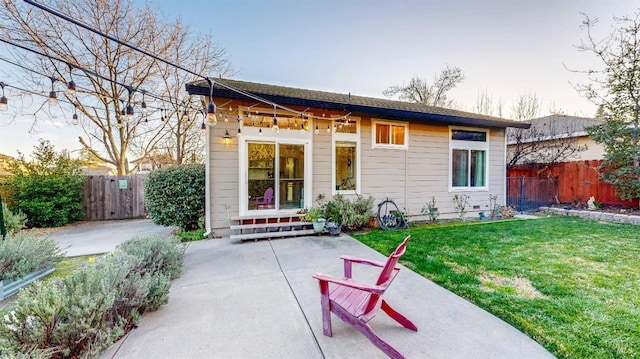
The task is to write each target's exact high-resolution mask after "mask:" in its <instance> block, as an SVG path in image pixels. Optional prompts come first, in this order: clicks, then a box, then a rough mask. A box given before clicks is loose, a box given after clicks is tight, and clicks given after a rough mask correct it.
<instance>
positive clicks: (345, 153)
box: [331, 118, 360, 194]
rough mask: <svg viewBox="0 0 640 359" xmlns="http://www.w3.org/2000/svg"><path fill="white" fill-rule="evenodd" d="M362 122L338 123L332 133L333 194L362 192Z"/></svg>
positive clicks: (356, 119) (352, 119) (355, 119)
mask: <svg viewBox="0 0 640 359" xmlns="http://www.w3.org/2000/svg"><path fill="white" fill-rule="evenodd" d="M359 134H360V120H359V119H358V118H350V120H349V122H348V124H342V126H341V123H339V121H337V122H336V123H334V131H333V133H332V144H333V150H332V155H333V161H332V162H333V163H332V166H331V167H332V172H333V178H332V183H333V189H334V190H333V194H338V193H345V194H349V193H359V191H360V135H359Z"/></svg>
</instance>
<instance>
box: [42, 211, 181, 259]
mask: <svg viewBox="0 0 640 359" xmlns="http://www.w3.org/2000/svg"><path fill="white" fill-rule="evenodd" d="M172 230H173V228H172V227H163V226H159V225H157V224H154V223H153V221H151V220H150V219H126V220H118V221H101V222H80V223H79V224H76V225H73V226H70V227H68V228H65V229H62V230H60V231H58V232H53V233H51V234H50V235H49V237H51V238H53V239H55V240H56V241H57V242H58V244H59V245H60V249H62V250H63V251H64V252H65V256H67V257H74V256H81V255H88V254H97V253H107V252H111V251H113V250H114V249H115V248H116V246H117V245H118V244H120V243H122V242H124V241H126V240H128V239H131V238H133V237H137V236H139V237H143V236H150V235H161V236H164V235H168V234H170V233H171V231H172Z"/></svg>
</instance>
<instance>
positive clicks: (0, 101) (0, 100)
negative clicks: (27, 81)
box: [0, 82, 9, 111]
mask: <svg viewBox="0 0 640 359" xmlns="http://www.w3.org/2000/svg"><path fill="white" fill-rule="evenodd" d="M4 86H5V84H4V82H0V87H2V97H0V110H2V111H6V110H7V108H8V104H9V101H7V98H6V97H5V95H4Z"/></svg>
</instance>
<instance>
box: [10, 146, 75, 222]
mask: <svg viewBox="0 0 640 359" xmlns="http://www.w3.org/2000/svg"><path fill="white" fill-rule="evenodd" d="M32 157H33V159H34V160H33V161H31V162H30V161H27V160H25V158H24V155H22V154H20V156H19V158H18V159H17V160H15V161H12V162H10V163H9V165H8V168H7V170H8V171H9V173H10V175H9V176H8V177H7V178H6V179H5V182H4V187H5V188H6V190H7V192H8V193H9V195H8V198H7V199H8V201H7V202H8V203H9V207H10V208H11V209H12V210H18V209H19V210H21V211H23V212H24V213H25V214H26V215H27V217H28V218H29V220H30V222H31V224H33V225H34V226H38V227H57V226H62V225H65V224H67V223H70V222H73V221H76V220H79V219H82V216H83V214H82V204H81V203H80V200H81V199H82V183H83V181H84V175H83V174H82V170H81V169H80V166H81V162H80V161H79V160H75V159H71V158H69V156H68V153H66V152H64V151H63V152H60V153H57V152H56V151H55V149H54V148H53V146H52V145H51V144H50V143H49V141H46V140H42V139H40V144H39V145H38V146H36V147H35V151H34V153H33V155H32Z"/></svg>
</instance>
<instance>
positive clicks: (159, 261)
mask: <svg viewBox="0 0 640 359" xmlns="http://www.w3.org/2000/svg"><path fill="white" fill-rule="evenodd" d="M118 249H119V250H120V251H122V252H123V253H125V254H127V255H130V256H133V257H136V258H139V259H140V260H141V261H142V262H141V265H142V267H144V268H145V270H146V271H148V272H149V271H150V273H151V274H156V273H161V274H163V275H166V276H168V277H169V278H170V279H175V278H178V277H179V276H180V274H181V273H182V264H183V262H184V248H183V246H182V245H180V244H179V240H178V239H177V238H176V237H173V236H166V237H160V236H149V237H135V238H133V239H130V240H128V241H126V242H124V243H122V244H120V245H119V246H118Z"/></svg>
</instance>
